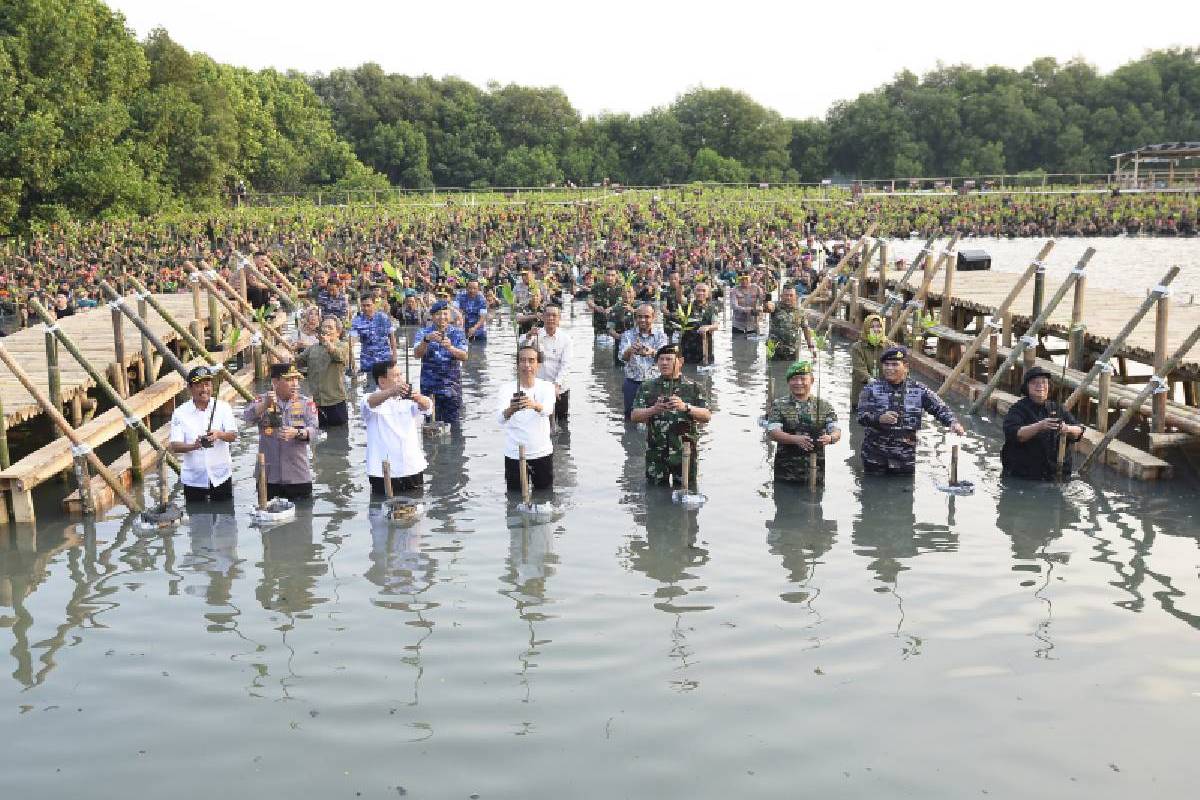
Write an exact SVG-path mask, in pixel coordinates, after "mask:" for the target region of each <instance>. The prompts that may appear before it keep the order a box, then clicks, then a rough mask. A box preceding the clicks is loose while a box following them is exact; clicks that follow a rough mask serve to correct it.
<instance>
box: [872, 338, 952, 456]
mask: <svg viewBox="0 0 1200 800" xmlns="http://www.w3.org/2000/svg"><path fill="white" fill-rule="evenodd" d="M879 361H880V364H881V370H882V372H883V377H882V378H879V379H877V380H873V381H871V382H870V383H868V384H867V385H866V386H864V387H863V390H862V393H861V394H860V395H859V397H858V412H857V414H858V424H859V425H862V426H863V427H864V428H865V429H866V434H865V436H864V437H863V443H862V450H861V452H862V460H863V471H864V472H866V473H867V474H869V475H912V474H913V473H914V472H916V468H917V433H918V432H919V431H920V430H921V423H922V421H923V419H924V417H925V414H926V413H927V412H928V413H929V414H931V415H933V417H934V418H935V419H937V421H938V422H940V423H942V424H943V425H945V426H946V427H948V428H949V429H950V430H952V431H954V432H955V433H957V434H958V435H960V436H961V435H962V434H963V426H962V424H961V423H960V422H959V421H958V419H957V418H956V417H955V416H954V412H953V411H951V410H950V406H948V405H946V404H945V402H943V401H942V398H940V397H938V396H937V394H936V393H935V392H934V391H933V390H932V389H930V388H929V387H928V386H925V385H924V384H922V383H918V382H917V381H915V380H911V379H910V378H909V377H908V348H907V347H904V346H902V345H896V346H893V347H889V348H888V349H887V350H885V351H883V355H882V356H880V359H879Z"/></svg>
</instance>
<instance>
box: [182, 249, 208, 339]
mask: <svg viewBox="0 0 1200 800" xmlns="http://www.w3.org/2000/svg"><path fill="white" fill-rule="evenodd" d="M185 266H186V265H185ZM188 286H189V287H190V288H191V290H192V321H193V322H195V323H197V324H198V325H200V326H201V330H202V331H203V325H204V311H203V310H202V306H201V302H200V279H199V278H198V277H196V275H195V273H190V274H189V275H188ZM197 338H203V336H199V337H197Z"/></svg>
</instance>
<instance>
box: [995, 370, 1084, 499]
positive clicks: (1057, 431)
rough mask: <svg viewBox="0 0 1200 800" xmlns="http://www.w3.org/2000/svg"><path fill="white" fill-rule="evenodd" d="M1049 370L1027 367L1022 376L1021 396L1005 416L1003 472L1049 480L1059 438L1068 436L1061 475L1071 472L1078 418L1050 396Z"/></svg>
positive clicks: (1078, 434) (1055, 471) (1054, 473)
mask: <svg viewBox="0 0 1200 800" xmlns="http://www.w3.org/2000/svg"><path fill="white" fill-rule="evenodd" d="M1050 378H1051V375H1050V372H1049V370H1046V369H1043V368H1042V367H1030V368H1029V369H1028V370H1026V371H1025V375H1024V377H1022V379H1021V395H1022V397H1021V399H1020V400H1018V401H1017V402H1016V403H1013V405H1012V408H1010V409H1009V410H1008V413H1007V414H1005V415H1004V447H1003V448H1002V449H1001V450H1000V463H1001V464H1002V465H1003V467H1004V472H1003V474H1004V475H1006V476H1011V477H1014V478H1027V479H1030V480H1039V481H1052V480H1054V479H1055V477H1056V476H1057V475H1058V440H1059V438H1060V437H1062V436H1066V437H1067V442H1068V446H1067V449H1066V458H1065V459H1064V461H1063V474H1064V475H1070V474H1071V450H1072V449H1073V448H1072V447H1071V445H1072V444H1074V443H1075V442H1077V441H1079V440H1080V439H1082V438H1083V432H1084V427H1083V425H1081V424H1079V420H1077V419H1075V417H1074V416H1073V415H1072V414H1071V412H1070V411H1067V410H1066V409H1065V408H1062V407H1061V406H1060V405H1059V404H1058V403H1055V402H1054V401H1053V400H1051V399H1050Z"/></svg>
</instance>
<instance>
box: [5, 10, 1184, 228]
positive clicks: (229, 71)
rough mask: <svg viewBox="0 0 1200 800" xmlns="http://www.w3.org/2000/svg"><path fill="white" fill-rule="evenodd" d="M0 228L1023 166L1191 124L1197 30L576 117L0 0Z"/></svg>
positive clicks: (1067, 166) (1145, 140) (1087, 167)
mask: <svg viewBox="0 0 1200 800" xmlns="http://www.w3.org/2000/svg"><path fill="white" fill-rule="evenodd" d="M0 10H2V11H3V13H2V14H0V233H3V232H11V231H13V230H16V229H19V228H21V227H22V226H24V225H26V224H29V223H31V222H34V223H40V224H45V223H51V222H54V221H56V220H61V219H66V218H88V217H120V216H129V215H139V214H149V213H154V212H156V211H160V210H163V209H172V208H204V207H205V206H209V205H215V204H219V203H222V202H224V201H225V200H226V198H228V197H229V194H230V192H231V190H232V188H233V186H234V185H235V184H236V182H238V181H244V182H245V183H246V184H247V185H248V186H249V187H250V188H251V189H252V190H258V191H294V190H300V189H304V188H309V187H325V186H328V187H334V188H343V189H344V188H386V187H388V186H398V187H402V188H406V189H426V188H430V187H433V186H456V187H474V188H484V187H497V186H541V185H546V184H551V183H555V184H564V183H568V182H571V183H575V184H579V185H587V184H592V183H596V182H600V181H603V180H609V181H612V182H617V183H622V184H626V185H657V184H662V183H680V182H689V181H717V182H728V183H739V182H763V181H765V182H771V183H780V182H790V181H817V180H820V179H823V178H827V177H830V176H833V175H841V176H847V177H862V178H888V177H908V176H937V175H968V176H969V175H982V174H999V173H1006V172H1007V173H1015V172H1024V171H1035V170H1043V171H1046V172H1091V173H1097V172H1108V171H1110V170H1111V163H1110V161H1109V158H1108V156H1109V155H1110V154H1112V153H1114V152H1118V151H1121V150H1128V149H1132V148H1135V147H1138V146H1141V145H1144V144H1150V143H1154V142H1159V141H1171V140H1182V139H1189V140H1200V48H1196V49H1174V50H1163V51H1153V52H1149V53H1147V54H1146V55H1145V56H1143V57H1142V58H1140V59H1138V60H1137V61H1133V62H1130V63H1128V64H1126V65H1124V66H1122V67H1120V68H1118V69H1116V70H1114V71H1113V72H1112V73H1110V74H1108V75H1101V74H1100V73H1099V72H1098V71H1097V70H1096V69H1095V68H1094V67H1093V66H1091V65H1089V64H1087V63H1086V62H1084V61H1081V60H1073V61H1070V62H1067V63H1065V64H1060V63H1059V62H1057V61H1056V60H1055V59H1052V58H1041V59H1037V60H1035V61H1034V62H1033V63H1032V64H1030V65H1029V66H1028V67H1026V68H1024V69H1022V70H1013V69H1008V68H1004V67H987V68H984V69H976V68H973V67H968V66H941V67H939V68H938V69H936V70H934V71H932V72H930V73H928V74H926V75H924V76H921V77H918V76H917V75H915V74H913V73H911V72H908V71H904V72H901V73H900V74H898V75H897V76H895V78H894V79H893V80H892V81H891V82H889V83H887V84H884V85H883V86H880V87H879V88H877V89H875V90H873V91H871V92H867V93H864V94H862V95H860V96H859V97H857V98H855V99H853V100H846V101H842V102H838V103H835V104H834V105H833V106H832V107H831V108H830V109H829V111H828V113H827V114H826V115H825V117H824V118H811V119H803V120H794V119H787V118H785V117H783V116H782V115H780V114H779V113H778V112H776V111H774V110H772V109H769V108H766V107H764V106H763V105H761V104H759V103H757V102H755V101H754V100H753V99H752V98H751V97H749V96H748V95H747V94H745V93H743V92H738V91H734V90H731V89H724V88H720V89H693V90H690V91H687V92H685V93H683V94H681V95H680V96H679V97H677V98H676V99H675V101H674V102H673V103H671V104H670V105H667V106H663V107H659V108H655V109H652V110H650V111H648V112H647V113H645V114H640V115H631V114H623V113H605V114H600V115H597V116H591V117H584V116H583V115H581V114H580V113H579V111H578V110H577V109H575V108H574V107H573V106H572V105H571V102H570V100H569V99H568V97H567V96H566V94H565V93H564V92H563V91H562V90H561V89H558V88H555V87H530V86H519V85H515V84H509V85H507V86H501V85H499V84H489V85H488V86H486V87H478V86H475V85H474V84H471V83H469V82H467V81H464V80H461V79H459V78H456V77H444V78H434V77H431V76H416V77H414V76H408V75H397V74H389V73H386V72H384V71H383V69H382V68H380V67H379V66H378V65H376V64H363V65H361V66H358V67H356V68H353V69H338V70H335V71H333V72H331V73H330V74H328V75H324V74H318V75H303V74H301V73H298V72H291V71H289V72H287V73H280V72H278V71H276V70H260V71H253V70H248V69H244V68H240V67H234V66H230V65H227V64H219V63H217V62H215V61H213V60H212V59H211V58H209V57H208V56H206V55H204V54H202V53H191V52H188V51H187V50H186V49H185V48H183V47H181V46H180V45H179V44H178V43H176V42H174V41H173V40H172V39H171V38H170V36H169V35H168V33H167V32H166V31H164V30H161V29H159V30H155V31H153V32H151V33H150V34H149V35H148V36H147V37H146V38H145V39H144V40H143V41H140V42H139V41H138V40H137V39H136V37H135V36H134V35H133V33H132V32H130V31H129V30H128V29H126V28H125V23H124V19H123V17H122V16H121V15H120V14H119V13H116V12H114V11H112V10H111V9H109V8H108V7H107V6H105V5H104V4H103V3H102V2H100V0H0Z"/></svg>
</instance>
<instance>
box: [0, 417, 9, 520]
mask: <svg viewBox="0 0 1200 800" xmlns="http://www.w3.org/2000/svg"><path fill="white" fill-rule="evenodd" d="M9 466H10V462H9V459H8V420H6V419H5V418H4V398H3V397H0V470H4V469H8V468H9ZM6 524H8V498H7V496H6V494H5V492H4V491H0V525H6Z"/></svg>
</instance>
